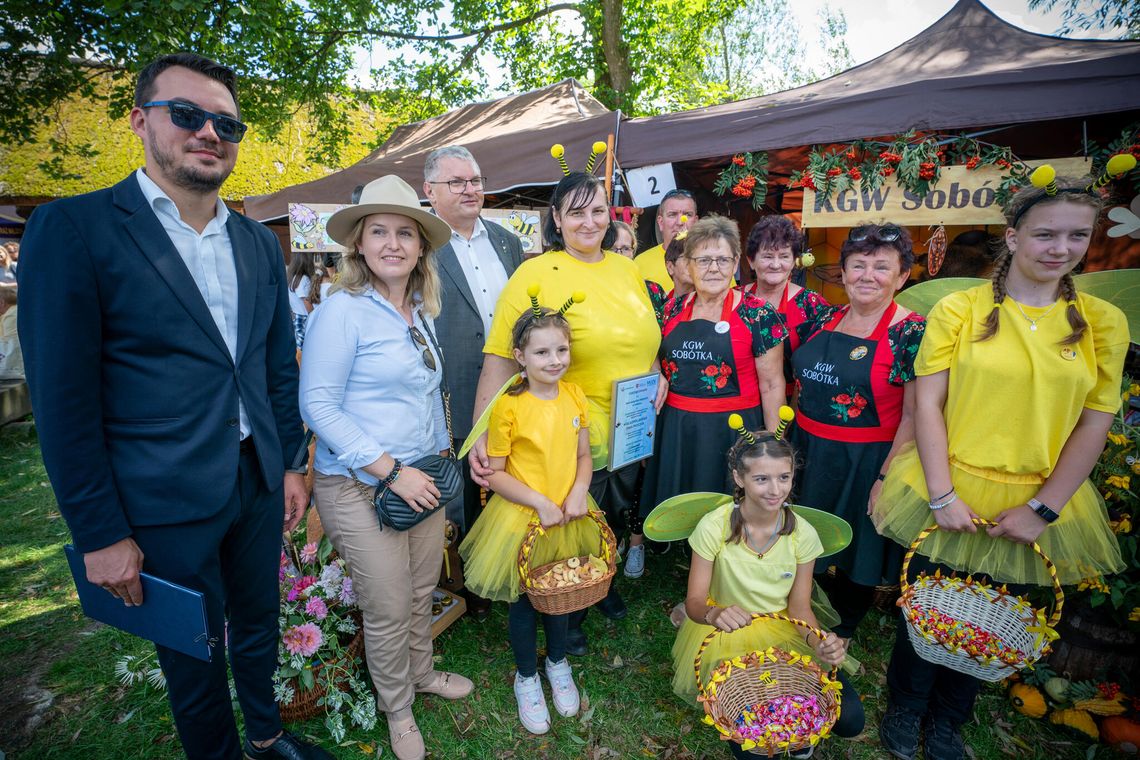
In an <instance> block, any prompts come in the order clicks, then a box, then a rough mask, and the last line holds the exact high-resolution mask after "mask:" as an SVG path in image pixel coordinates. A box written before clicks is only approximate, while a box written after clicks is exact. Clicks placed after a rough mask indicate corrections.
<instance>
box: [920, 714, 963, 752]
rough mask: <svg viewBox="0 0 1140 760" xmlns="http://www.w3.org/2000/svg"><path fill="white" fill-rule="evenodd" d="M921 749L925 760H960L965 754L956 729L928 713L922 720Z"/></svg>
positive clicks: (960, 736)
mask: <svg viewBox="0 0 1140 760" xmlns="http://www.w3.org/2000/svg"><path fill="white" fill-rule="evenodd" d="M922 751H923V752H925V753H926V760H962V759H963V758H964V757H965V756H966V748H965V746H964V745H963V743H962V734H961V733H960V732H959V731H958V729H957V728H956V727H954V726H953V725H951V723H950V722H949V721H946V720H939V719H937V718H935V717H933V716H931V715H929V714H928V715H927V716H926V718H925V719H924V720H923V721H922Z"/></svg>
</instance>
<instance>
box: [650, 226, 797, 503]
mask: <svg viewBox="0 0 1140 760" xmlns="http://www.w3.org/2000/svg"><path fill="white" fill-rule="evenodd" d="M674 243H676V241H674ZM684 246H685V252H684V255H683V256H682V257H681V258H680V259H679V260H678V264H679V265H681V266H683V267H684V268H685V269H686V270H687V273H688V275H689V277H690V278H691V279H692V281H693V285H694V287H695V290H694V291H693V292H692V293H689V294H688V295H685V296H680V297H674V298H672V299H670V300H669V302H668V303H667V304H666V305H665V328H664V336H663V338H662V341H661V351H660V357H661V373H662V375H663V380H662V382H663V383H667V384H668V386H669V395H668V396H666V398H665V406H664V407H663V408H662V410H661V415H660V417H659V418H658V420H657V442H656V445H657V450H656V452H655V456H654V457H653V459H652V460H650V462H649V468H648V470H647V471H646V474H645V487H644V491H643V492H642V500H641V503H642V512H643V517H644V515H645V514H648V512H649V511H650V510H652V509H653V507H655V506H656V505H657V504H659V503H660V502H662V501H664V500H665V499H668V498H669V497H671V496H675V495H677V494H680V493H689V492H692V491H717V492H721V493H732V489H733V487H734V484H733V482H732V479H731V476H730V474H729V472H728V470H727V468H726V467H725V466H724V461H725V459H724V458H725V452H727V451H728V448H729V446H731V445H732V443H733V440H734V438H735V436H736V433H735V432H734V431H733V430H732V428H730V427H729V426H728V417H729V415H730V414H732V413H737V414H739V415H741V417H742V418H743V419H744V425H745V427H747V428H748V429H749V430H756V429H758V428H767V429H768V430H775V429H776V425H777V424H778V422H779V409H780V404H782V403H783V402H784V351H783V345H782V343H781V340H782V336H783V326H782V324H781V322H780V317H779V316H778V315H777V314H776V311H775V309H773V308H771V307H770V306H768V305H766V304H765V303H764V302H763V301H761V300H760V299H758V298H756V297H755V296H751V295H748V294H746V293H742V292H741V291H740V290H738V289H736V288H733V287H732V273H733V272H734V271H735V270H736V264H737V261H738V260H739V259H740V231H739V229H738V228H737V226H736V222H734V221H732V220H731V219H726V218H725V217H723V216H716V215H713V216H709V217H705V218H704V219H701V220H700V221H699V222H697V223H696V224H695V225H693V228H692V229H690V230H689V232H688V235H687V236H686V237H685V239H684Z"/></svg>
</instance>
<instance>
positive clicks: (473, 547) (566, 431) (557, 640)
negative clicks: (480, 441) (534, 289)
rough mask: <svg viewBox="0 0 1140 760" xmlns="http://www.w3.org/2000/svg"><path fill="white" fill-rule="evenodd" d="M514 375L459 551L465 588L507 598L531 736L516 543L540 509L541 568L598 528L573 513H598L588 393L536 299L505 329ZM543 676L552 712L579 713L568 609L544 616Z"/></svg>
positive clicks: (581, 549) (527, 611) (532, 673)
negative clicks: (571, 378)
mask: <svg viewBox="0 0 1140 760" xmlns="http://www.w3.org/2000/svg"><path fill="white" fill-rule="evenodd" d="M512 346H513V350H514V356H515V360H516V361H518V363H519V364H520V365H521V366H522V380H521V382H519V383H518V384H517V385H515V386H514V387H513V388H512V389H511V390H509V391H508V392H507V393H505V394H504V395H503V396H502V397H501V398H500V399H499V400H498V401H497V402H496V403H495V406H494V407H493V408H492V410H491V421H490V427H489V429H488V434H487V454H488V456H489V457H490V462H491V469H493V470H494V473H493V474H492V475H491V477H490V478H488V480H489V481H490V483H491V488H492V489H493V490H494V491H495V495H494V496H492V497H491V499H490V500H489V501H488V502H487V507H486V509H484V510H483V513H482V514H481V515H480V516H479V519H478V520H476V522H475V525H474V527H473V528H472V529H471V532H470V534H468V536H467V538H466V539H465V540H464V541H463V544H462V545H460V547H459V554H460V556H462V557H463V561H464V574H465V576H466V583H467V587H468V588H469V589H471V590H472V591H473V592H474V593H476V594H478V595H479V596H483V597H486V598H488V599H493V600H497V601H504V602H509V603H510V608H509V609H510V612H509V618H508V620H509V626H508V628H509V632H510V640H511V649H512V650H513V651H514V656H515V666H516V668H517V671H518V672H517V673H516V675H515V698H516V699H517V700H518V710H519V719H520V720H521V721H522V724H523V726H525V727H526V729H527V730H528V731H530V732H531V733H533V734H544V733H546V732H547V731H549V730H550V713H549V711H548V709H547V707H546V700H545V698H544V696H543V693H542V685H541V684H540V683H539V680H538V654H537V651H536V646H537V645H536V637H537V633H538V631H537V628H538V617H539V613H537V612H536V611H535V609H534V608H533V607H532V606H531V604H530V601H529V599H528V598H527V597H526V595H525V594H522V595H520V594H519V572H518V567H517V565H516V558H517V556H518V551H519V546H520V545H521V544H522V541H523V538H524V537H525V536H526V533H527V530H528V528H529V526H530V523H531V520H532V518H533V517H534V516H535V514H536V513H537V514H538V517H539V519H540V520H541V522H542V527H543V528H544V530H545V535H544V536H542V537H540V538H539V539H538V541H536V542H535V544H534V549H533V553H532V555H531V560H530V561H531V564H532V565H534V566H538V565H542V564H545V563H547V562H554V561H555V560H560V559H565V558H567V557H572V556H579V555H582V554H590V553H591V552H596V551H598V546H599V544H600V537H599V528H598V525H597V524H596V523H595V522H594V521H592V520H583V519H577V518H581V517H583V516H585V515H586V513H587V511H589V510H593V511H596V510H597V507H596V505H594V504H593V503H592V502H591V500H590V496H589V493H588V492H587V489H588V488H589V485H590V476H591V474H592V472H593V466H592V459H591V456H590V434H589V420H588V419H587V406H586V396H585V394H584V393H583V392H582V389H581V388H579V387H578V386H577V385H575V384H574V383H568V382H566V381H564V380H562V379H561V378H562V376H563V375H564V374H566V370H567V368H568V367H569V365H570V325H569V324H568V323H567V321H566V318H565V317H563V316H562V314H561V313H559V312H556V311H551V310H550V309H543V308H540V307H538V306H537V305H536V306H535V307H534V308H533V309H530V310H527V311H525V312H523V314H522V316H521V317H519V319H518V321H517V322H516V323H515V327H514V330H513V334H512ZM542 622H543V628H544V629H545V631H546V675H547V679H548V680H549V681H550V689H551V692H552V696H553V698H554V707H555V709H556V710H557V711H558V713H559V714H560V715H563V716H565V717H571V716H573V715H576V714H577V713H578V707H579V697H578V688H577V687H576V686H575V685H574V678H573V676H572V674H571V671H570V664H569V663H568V662H567V661H566V626H567V622H568V616H567V615H542Z"/></svg>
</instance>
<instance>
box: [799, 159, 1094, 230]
mask: <svg viewBox="0 0 1140 760" xmlns="http://www.w3.org/2000/svg"><path fill="white" fill-rule="evenodd" d="M1026 163H1027V164H1029V165H1030V166H1038V165H1039V164H1044V163H1048V164H1052V165H1053V167H1054V168H1055V169H1056V170H1057V173H1058V174H1060V175H1072V176H1077V177H1080V176H1084V175H1086V174H1088V173H1089V170H1090V167H1091V161H1090V160H1089V159H1087V158H1054V159H1046V160H1043V161H1027V162H1026ZM1001 177H1002V170H1001V169H999V168H997V167H996V166H983V167H979V168H977V169H967V168H966V167H965V166H945V167H943V168H942V174H941V176H940V177H939V178H938V184H937V185H936V186H935V187H934V188H933V189H932V190H931V191H930V192H929V193H927V195H926V197H925V198H919V197H918V196H917V195H914V194H913V193H911V192H910V191H908V190H904V189H903V188H901V187H899V185H898V182H897V181H896V178H895V177H889V178H888V179H887V181H885V182H884V183H883V184H882V185H881V186H880V187H879V188H878V189H877V190H873V191H870V192H865V191H863V190H860V189H857V188H856V189H851V190H844V191H843V192H840V193H836V194H835V195H833V196H830V197H829V196H824V195H820V194H818V193H816V192H815V191H814V190H811V189H808V188H804V209H803V226H804V227H810V228H818V227H854V226H856V225H859V224H868V223H882V222H891V223H893V224H898V225H901V226H915V227H917V226H926V225H931V224H1005V216H1004V215H1003V214H1002V209H1001V205H1000V204H999V203H998V202H997V189H998V186H999V185H1000V184H1001Z"/></svg>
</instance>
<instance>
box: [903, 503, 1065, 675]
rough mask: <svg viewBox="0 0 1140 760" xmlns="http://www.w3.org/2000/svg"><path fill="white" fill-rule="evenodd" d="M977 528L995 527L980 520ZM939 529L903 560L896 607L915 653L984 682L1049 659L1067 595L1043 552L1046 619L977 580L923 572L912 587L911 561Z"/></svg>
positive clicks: (1024, 603)
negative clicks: (1049, 594)
mask: <svg viewBox="0 0 1140 760" xmlns="http://www.w3.org/2000/svg"><path fill="white" fill-rule="evenodd" d="M974 523H975V524H977V525H986V526H992V525H995V523H992V522H990V521H988V520H980V519H976V520H974ZM935 530H938V526H937V525H935V526H932V527H930V528H928V529H926V530H924V531H923V532H922V533H920V534H919V535H918V537H917V538H916V539H915V540H914V543H913V544H911V546H910V549H909V550H908V551H907V553H906V556H905V557H904V558H903V566H902V575H901V580H900V584H901V587H902V596H901V597H900V598H899V602H898V604H899V607H901V608H902V611H903V615H904V617H905V618H906V620H907V623H908V624H909V625H908V629H907V631H908V634H909V637H910V643H911V646H913V647H914V651H915V653H916V654H918V656H919V657H921V658H922V659H924V660H927V661H928V662H933V663H935V664H937V665H944V666H946V667H948V668H951V669H952V670H957V671H959V672H961V673H966V674H968V675H971V676H973V677H974V678H977V679H980V680H982V681H1000V680H1002V679H1003V678H1006V677H1007V676H1009V675H1010V674H1012V673H1015V672H1016V671H1018V670H1021V669H1022V668H1025V667H1029V666H1031V665H1032V664H1033V663H1035V662H1037V661H1038V660H1040V659H1041V658H1042V657H1044V656H1045V655H1047V654H1048V653H1049V652H1050V650H1051V648H1052V647H1051V645H1052V642H1053V641H1055V640H1056V639H1057V638H1058V634H1057V631H1056V626H1057V623H1058V622H1059V621H1060V619H1061V609H1062V607H1063V606H1064V602H1065V595H1064V592H1063V591H1062V589H1061V584H1060V582H1059V581H1058V579H1057V570H1056V568H1055V567H1054V566H1053V563H1052V562H1051V561H1050V560H1049V558H1048V557H1046V556H1045V554H1044V553H1043V552H1042V551H1041V548H1040V547H1039V546H1038V545H1037V544H1031V545H1030V548H1032V549H1033V551H1034V552H1036V553H1037V555H1038V556H1039V557H1040V558H1041V560H1042V561H1043V562H1044V563H1045V567H1046V569H1047V570H1048V571H1049V576H1050V578H1052V580H1053V595H1054V605H1053V611H1052V613H1051V614H1050V615H1048V616H1047V615H1046V613H1045V610H1044V609H1039V608H1035V607H1033V606H1032V604H1030V602H1029V600H1028V599H1027V598H1026V597H1024V596H1017V595H1014V594H1011V593H1010V592H1009V591H1008V589H1006V587H1005V586H995V585H993V584H990V583H986V582H983V581H979V580H975V579H974V577H973V576H967V577H966V578H959V577H958V576H957V575H954V574H951V575H943V574H942V572H941V570H936V571H935V572H934V573H933V574H930V573H920V574H919V575H918V577H917V578H915V580H914V581H913V582H908V581H907V571H908V570H909V568H910V562H911V559H912V558H913V557H914V554H915V552H916V551H917V550H918V547H919V546H920V545H921V544H922V542H923V541H924V540H925V539H926V537H927V536H929V535H930V534H931V533H933V532H934V531H935Z"/></svg>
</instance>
